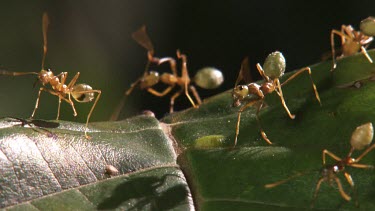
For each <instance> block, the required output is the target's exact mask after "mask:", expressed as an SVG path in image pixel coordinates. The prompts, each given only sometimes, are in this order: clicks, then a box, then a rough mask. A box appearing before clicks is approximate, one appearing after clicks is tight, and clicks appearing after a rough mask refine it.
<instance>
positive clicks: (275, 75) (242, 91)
mask: <svg viewBox="0 0 375 211" xmlns="http://www.w3.org/2000/svg"><path fill="white" fill-rule="evenodd" d="M256 66H257V69H258V71H259V74H260V75H261V76H262V78H263V79H264V82H263V83H262V84H260V85H259V84H257V83H249V82H250V81H251V78H250V68H249V60H248V58H245V59H244V60H243V62H242V65H241V69H240V73H239V74H238V78H237V80H236V83H235V86H234V89H233V92H232V97H233V106H235V107H238V106H240V105H241V104H242V103H243V102H245V105H243V106H242V107H241V108H240V109H239V110H238V116H237V124H236V135H235V138H234V146H233V147H235V146H236V144H237V138H238V134H239V131H240V121H241V113H242V112H243V111H244V110H246V109H247V108H249V107H251V106H253V105H254V104H257V112H256V119H257V122H258V125H259V127H260V133H261V135H262V138H263V139H264V140H265V141H266V142H267V143H268V144H272V142H271V141H270V140H269V139H268V138H267V135H266V133H265V132H264V130H263V129H262V126H261V122H260V119H259V111H260V109H261V108H262V106H263V104H264V97H265V96H266V95H267V94H270V93H272V92H274V91H275V92H276V93H277V95H278V96H279V97H280V100H281V104H282V105H283V106H284V108H285V111H286V112H287V113H288V115H289V117H290V118H291V119H294V118H295V115H293V114H291V113H290V111H289V109H288V106H287V105H286V103H285V100H284V96H283V91H282V89H281V87H282V86H283V85H285V84H286V83H288V82H289V81H291V80H292V79H294V78H295V77H297V76H298V75H300V74H301V73H303V72H307V73H308V74H309V76H310V79H311V83H312V86H313V89H314V92H315V97H316V99H317V100H318V101H319V103H320V98H319V94H318V91H317V89H316V86H315V84H314V81H313V79H312V77H311V69H310V68H309V67H305V68H302V69H300V70H298V71H297V72H296V73H294V74H293V75H291V76H290V77H289V78H288V79H287V80H286V81H284V82H283V83H282V84H281V83H280V80H279V78H280V77H281V76H283V75H284V72H285V66H286V64H285V58H284V56H283V54H282V53H280V52H278V51H275V52H273V53H271V54H269V55H268V56H267V58H266V60H265V62H264V64H263V67H264V68H262V66H261V65H260V64H259V63H258V64H257V65H256ZM241 80H245V82H246V83H249V84H247V85H238V83H239V82H240V81H241Z"/></svg>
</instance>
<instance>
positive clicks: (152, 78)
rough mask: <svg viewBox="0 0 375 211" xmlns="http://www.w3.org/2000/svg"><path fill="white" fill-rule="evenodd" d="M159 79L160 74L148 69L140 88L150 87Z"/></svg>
mask: <svg viewBox="0 0 375 211" xmlns="http://www.w3.org/2000/svg"><path fill="white" fill-rule="evenodd" d="M159 79H160V76H159V73H158V72H156V71H150V72H148V74H147V75H145V76H144V77H143V79H142V81H141V84H140V87H141V89H145V88H149V87H152V86H154V85H155V84H157V83H158V82H159Z"/></svg>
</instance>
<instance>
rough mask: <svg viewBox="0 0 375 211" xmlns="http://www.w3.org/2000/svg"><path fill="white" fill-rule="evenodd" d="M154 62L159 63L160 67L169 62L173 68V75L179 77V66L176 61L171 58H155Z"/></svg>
mask: <svg viewBox="0 0 375 211" xmlns="http://www.w3.org/2000/svg"><path fill="white" fill-rule="evenodd" d="M152 62H154V63H157V64H158V65H160V64H162V63H164V62H169V65H170V67H171V70H172V73H173V75H174V76H177V66H176V60H174V59H173V58H171V57H164V58H160V59H159V58H156V57H153V60H152Z"/></svg>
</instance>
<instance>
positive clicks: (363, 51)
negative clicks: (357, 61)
mask: <svg viewBox="0 0 375 211" xmlns="http://www.w3.org/2000/svg"><path fill="white" fill-rule="evenodd" d="M361 51H362V53H363V54H364V55H365V56H366V58H367V60H368V61H369V62H370V63H373V62H372V59H371V57H370V55H368V53H367V50H366V48H365V47H363V46H361Z"/></svg>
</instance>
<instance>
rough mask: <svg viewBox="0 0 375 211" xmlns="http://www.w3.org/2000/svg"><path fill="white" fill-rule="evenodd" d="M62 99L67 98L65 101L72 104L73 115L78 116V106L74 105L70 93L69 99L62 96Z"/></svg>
mask: <svg viewBox="0 0 375 211" xmlns="http://www.w3.org/2000/svg"><path fill="white" fill-rule="evenodd" d="M61 99H63V100H65V102H67V103H69V105H70V106H72V109H73V116H77V111H76V108H75V107H74V103H73V101H72V99H71V97H70V94H68V99H66V98H65V97H61Z"/></svg>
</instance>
